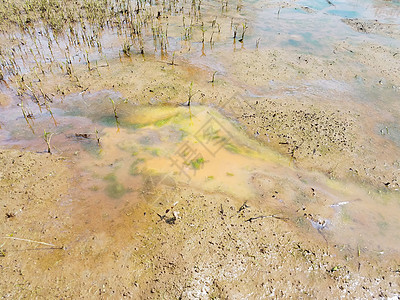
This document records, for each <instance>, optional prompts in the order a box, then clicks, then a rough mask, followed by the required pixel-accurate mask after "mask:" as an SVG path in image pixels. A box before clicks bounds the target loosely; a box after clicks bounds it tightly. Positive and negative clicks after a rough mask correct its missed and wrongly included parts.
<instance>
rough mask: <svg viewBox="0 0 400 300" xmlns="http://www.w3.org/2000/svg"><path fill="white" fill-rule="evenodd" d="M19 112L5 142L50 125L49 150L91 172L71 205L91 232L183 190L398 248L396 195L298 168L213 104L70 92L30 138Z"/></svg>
mask: <svg viewBox="0 0 400 300" xmlns="http://www.w3.org/2000/svg"><path fill="white" fill-rule="evenodd" d="M111 100H112V101H111ZM113 102H114V105H115V106H113ZM114 107H115V109H116V110H115V114H114V110H113V108H114ZM19 114H20V111H19V108H17V109H11V110H9V116H10V117H11V118H14V121H8V122H7V125H6V129H8V130H9V135H10V136H9V138H8V139H6V140H3V143H4V144H8V145H9V144H10V142H11V141H15V143H17V144H22V145H28V144H29V145H30V146H29V148H31V149H32V148H33V149H40V148H41V149H43V150H45V145H44V141H43V140H41V139H40V135H41V134H42V133H41V132H42V130H44V129H46V130H53V129H54V130H56V132H57V135H56V136H55V137H54V139H53V141H52V142H53V144H54V145H55V148H54V150H53V151H55V152H56V153H59V154H63V155H67V156H70V155H71V154H73V156H72V158H73V159H74V161H76V166H77V168H78V169H80V170H84V174H85V178H87V179H86V181H85V183H82V190H81V191H80V193H79V194H80V195H79V197H80V199H82V200H84V199H85V198H88V199H93V201H83V202H78V203H79V206H80V207H79V208H76V209H77V211H81V213H82V214H83V215H86V216H87V218H86V220H87V221H86V223H85V226H88V228H93V229H96V228H97V229H100V228H102V227H103V226H104V224H108V223H107V222H106V220H114V221H115V222H117V223H118V221H117V219H118V218H119V214H121V213H122V212H123V211H124V208H126V205H132V204H135V203H136V204H137V203H140V202H143V201H144V202H149V201H150V203H157V201H161V200H163V199H165V198H168V197H170V196H171V195H173V194H174V193H175V191H176V188H177V187H179V186H187V187H193V188H195V189H200V190H203V191H205V192H209V193H218V194H223V195H226V196H228V197H231V198H234V199H237V201H248V203H249V204H251V205H257V206H261V207H265V208H266V209H268V210H270V211H271V212H272V213H273V214H277V215H279V216H282V217H285V218H289V219H290V221H291V223H292V224H293V226H295V227H297V228H300V230H302V231H305V232H307V233H309V234H312V235H322V236H323V237H324V238H325V239H326V240H327V241H329V242H335V243H341V244H349V245H351V246H352V247H354V248H356V247H366V248H368V249H371V250H372V249H373V250H376V251H386V250H389V249H396V250H399V249H400V248H399V245H400V236H399V234H398V232H399V229H400V222H399V219H398V218H397V217H396V216H397V215H398V214H400V203H399V201H398V193H397V192H389V191H384V190H378V189H376V188H373V187H370V186H364V185H357V184H355V183H349V182H344V181H341V180H335V179H332V178H329V176H327V175H324V174H322V173H318V172H313V171H306V170H301V169H299V168H297V167H295V161H294V160H293V158H291V157H287V156H284V155H281V154H278V153H277V152H275V151H274V150H271V149H269V148H268V147H266V146H263V145H262V144H261V143H259V142H257V141H256V140H255V139H253V138H250V137H249V136H248V135H247V134H246V133H245V131H244V130H243V129H242V128H241V126H240V124H239V123H235V122H233V121H232V120H229V119H227V118H226V117H224V116H223V115H222V114H221V113H220V112H219V111H218V110H216V109H215V108H211V107H208V106H201V105H192V106H191V107H188V106H148V105H147V106H142V105H134V104H132V103H129V102H128V101H124V100H123V99H122V98H121V97H120V94H118V93H115V92H112V91H101V92H98V93H94V94H90V93H87V94H85V95H80V94H75V95H70V96H68V98H67V99H64V101H63V102H61V103H59V104H58V105H57V108H56V109H54V114H55V119H56V120H57V127H54V128H50V129H47V127H46V125H43V124H49V123H48V122H49V121H51V117H50V116H49V115H47V116H43V120H40V119H36V120H34V122H35V123H34V124H33V128H34V132H39V133H38V134H36V138H35V135H34V134H32V131H31V130H30V129H29V128H28V126H26V124H25V120H24V118H22V117H20V116H19ZM17 116H19V117H17ZM13 128H19V130H18V131H13ZM23 128H25V129H23ZM43 128H44V129H43ZM93 128H96V130H97V131H98V133H97V134H96V133H95V132H94V130H93ZM21 129H23V130H21ZM97 139H99V140H97ZM29 140H31V141H29ZM83 195H86V196H83ZM94 199H95V200H94ZM81 213H79V214H78V215H80V214H81ZM99 220H101V221H100V223H98V222H99ZM105 222H106V223H105ZM88 223H90V224H91V225H88ZM114 225H115V224H114ZM91 226H93V227H91Z"/></svg>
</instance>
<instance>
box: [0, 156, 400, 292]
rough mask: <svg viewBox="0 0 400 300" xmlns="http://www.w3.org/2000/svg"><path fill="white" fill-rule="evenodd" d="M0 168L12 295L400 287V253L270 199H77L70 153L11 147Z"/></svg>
mask: <svg viewBox="0 0 400 300" xmlns="http://www.w3.org/2000/svg"><path fill="white" fill-rule="evenodd" d="M0 165H1V167H2V168H1V170H2V171H1V180H0V184H1V189H0V197H1V199H2V207H1V214H2V215H3V222H2V223H1V227H0V233H1V244H0V245H1V257H0V268H1V273H2V275H3V276H2V278H3V279H2V281H1V283H0V291H1V293H2V296H3V297H4V298H8V299H15V298H26V297H28V298H41V297H43V298H49V297H50V298H89V299H91V298H93V299H94V298H97V299H99V298H100V299H110V298H117V299H120V298H124V297H127V298H134V299H165V298H167V299H174V298H180V299H244V298H248V299H264V298H268V297H291V296H292V297H300V295H302V296H301V297H305V298H316V297H317V298H328V299H334V298H337V297H340V296H343V297H351V298H368V297H371V296H379V297H390V296H394V295H396V294H397V295H398V293H399V289H400V269H399V268H400V261H399V260H398V259H396V258H395V257H391V255H390V253H385V255H382V254H379V253H376V254H374V253H371V252H368V251H366V249H363V248H361V249H351V248H346V247H341V246H336V245H334V244H328V243H327V242H326V240H325V238H324V235H323V232H321V234H320V235H318V234H317V236H315V234H316V231H315V230H314V229H313V228H312V227H311V226H309V227H310V230H309V233H308V234H305V235H304V234H299V233H298V230H296V226H298V224H295V223H294V221H293V220H291V219H288V218H287V217H286V216H285V215H284V214H282V213H279V212H277V211H274V210H271V208H269V209H268V208H265V207H266V206H267V205H266V204H265V203H264V204H263V205H262V206H260V204H259V203H252V202H248V203H245V204H244V203H242V202H240V200H238V199H233V198H228V197H226V196H224V195H221V194H205V193H203V192H201V191H197V190H194V189H193V188H190V187H180V188H176V187H174V188H172V189H167V190H166V188H167V187H166V186H159V187H158V190H148V189H143V190H142V192H139V193H133V194H132V195H131V198H130V199H131V200H130V201H129V202H127V203H124V204H122V203H121V204H118V203H116V202H114V203H112V202H110V203H109V204H105V203H104V202H97V201H96V200H95V199H96V191H93V194H92V196H90V195H89V198H85V197H82V196H79V195H80V193H81V192H82V190H81V189H82V185H90V184H91V183H90V179H88V178H86V176H85V175H84V174H82V173H81V174H82V175H80V176H78V177H77V175H76V174H77V171H75V172H74V174H75V178H79V182H80V184H78V183H77V181H75V180H72V173H71V169H70V167H71V165H69V166H68V165H67V162H65V161H64V160H63V159H62V158H57V157H55V156H51V155H48V154H35V153H30V152H19V151H15V150H2V151H1V152H0ZM72 171H73V169H72ZM84 182H85V184H83V183H84ZM68 188H70V192H69V193H67V190H68ZM71 188H73V189H72V190H71ZM74 188H75V189H74ZM71 191H72V192H71ZM140 195H142V196H140ZM160 195H161V196H162V197H160ZM138 199H145V200H146V201H138ZM96 203H102V204H96ZM263 207H264V208H263ZM261 216H262V217H261ZM303 226H304V225H303ZM306 226H307V225H306ZM6 237H9V238H6ZM12 238H23V239H29V240H33V241H38V242H45V243H48V244H51V245H42V244H37V243H34V242H31V241H21V240H14V239H12Z"/></svg>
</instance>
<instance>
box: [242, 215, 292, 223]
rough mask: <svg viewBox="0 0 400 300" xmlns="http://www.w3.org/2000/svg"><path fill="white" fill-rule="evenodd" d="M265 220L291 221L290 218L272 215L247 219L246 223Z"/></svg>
mask: <svg viewBox="0 0 400 300" xmlns="http://www.w3.org/2000/svg"><path fill="white" fill-rule="evenodd" d="M263 218H275V219H278V220H284V221H286V220H289V218H285V217H279V216H277V215H270V216H258V217H254V218H250V219H247V220H246V221H245V222H253V221H255V220H257V219H263Z"/></svg>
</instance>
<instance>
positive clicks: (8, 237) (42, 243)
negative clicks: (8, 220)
mask: <svg viewBox="0 0 400 300" xmlns="http://www.w3.org/2000/svg"><path fill="white" fill-rule="evenodd" d="M2 238H3V239H12V240H17V241H25V242H31V243H36V244H41V245H46V246H52V247H56V248H60V249H62V247H57V246H56V245H54V244H49V243H44V242H38V241H33V240H28V239H21V238H17V237H13V236H3V237H2Z"/></svg>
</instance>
